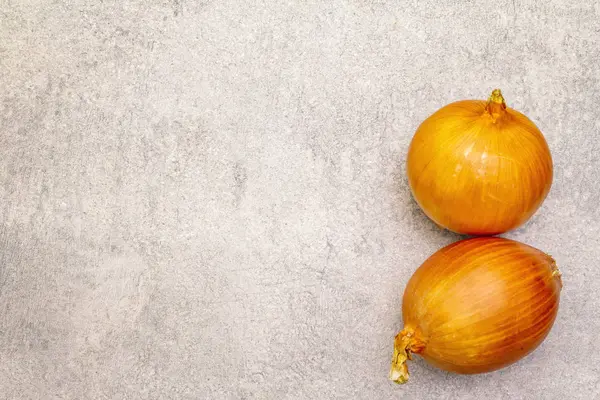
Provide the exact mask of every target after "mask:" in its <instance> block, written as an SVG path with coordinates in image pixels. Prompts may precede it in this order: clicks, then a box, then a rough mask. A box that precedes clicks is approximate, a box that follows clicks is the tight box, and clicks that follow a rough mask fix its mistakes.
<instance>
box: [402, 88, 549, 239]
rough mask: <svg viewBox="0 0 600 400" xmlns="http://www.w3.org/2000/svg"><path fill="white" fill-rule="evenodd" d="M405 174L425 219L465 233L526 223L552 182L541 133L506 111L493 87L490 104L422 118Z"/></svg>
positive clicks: (454, 107)
mask: <svg viewBox="0 0 600 400" xmlns="http://www.w3.org/2000/svg"><path fill="white" fill-rule="evenodd" d="M406 169H407V174H408V181H409V184H410V187H411V190H412V193H413V196H414V198H415V200H416V201H417V203H418V204H419V206H420V207H421V208H422V209H423V211H424V212H425V214H427V216H428V217H429V218H431V219H432V220H433V221H434V222H436V223H437V224H438V225H440V226H442V227H444V228H448V229H450V230H452V231H454V232H457V233H463V234H470V235H494V234H498V233H502V232H505V231H508V230H510V229H514V228H516V227H518V226H519V225H521V224H523V223H524V222H525V221H527V220H528V219H529V218H530V217H531V216H532V215H533V214H534V213H535V211H536V210H537V209H538V208H539V207H540V205H541V204H542V202H543V201H544V199H545V198H546V195H547V194H548V191H549V190H550V186H551V185H552V157H551V155H550V150H549V149H548V144H547V143H546V140H545V139H544V136H543V135H542V133H541V132H540V131H539V129H538V128H537V127H536V126H535V124H534V123H533V122H531V121H530V120H529V119H528V118H527V117H526V116H525V115H523V114H521V113H520V112H518V111H515V110H513V109H510V108H507V107H506V104H505V102H504V98H503V97H502V93H501V92H500V90H498V89H496V90H494V91H493V92H492V95H491V97H490V98H489V100H488V102H487V103H486V102H485V101H480V100H464V101H458V102H455V103H452V104H449V105H447V106H445V107H442V108H441V109H440V110H438V111H437V112H435V113H434V114H433V115H431V116H430V117H429V118H427V119H426V120H425V121H424V122H423V123H422V124H421V125H420V126H419V128H418V129H417V131H416V133H415V135H414V137H413V139H412V142H411V144H410V147H409V151H408V158H407V166H406Z"/></svg>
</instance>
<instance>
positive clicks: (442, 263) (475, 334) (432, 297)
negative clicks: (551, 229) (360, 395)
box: [390, 237, 562, 383]
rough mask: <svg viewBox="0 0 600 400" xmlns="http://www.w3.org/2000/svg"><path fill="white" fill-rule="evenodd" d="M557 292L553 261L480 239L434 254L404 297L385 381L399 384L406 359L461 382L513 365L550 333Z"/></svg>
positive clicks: (558, 282) (504, 243)
mask: <svg viewBox="0 0 600 400" xmlns="http://www.w3.org/2000/svg"><path fill="white" fill-rule="evenodd" d="M561 288H562V282H561V277H560V272H559V271H558V268H557V266H556V263H555V262H554V260H553V259H552V257H550V256H549V255H547V254H545V253H543V252H542V251H540V250H537V249H535V248H533V247H531V246H528V245H526V244H523V243H519V242H516V241H513V240H508V239H503V238H496V237H480V238H474V239H466V240H461V241H458V242H456V243H453V244H451V245H449V246H446V247H444V248H442V249H440V250H439V251H437V252H436V253H435V254H433V255H432V256H431V257H430V258H429V259H427V260H426V261H425V262H424V263H423V264H422V265H421V266H420V267H419V268H418V269H417V271H416V272H415V273H414V274H413V276H412V277H411V279H410V280H409V282H408V284H407V287H406V289H405V291H404V297H403V303H402V315H403V319H404V329H403V330H402V332H400V333H399V334H398V335H397V336H396V339H395V344H394V357H393V360H392V369H391V371H390V378H391V379H392V380H394V381H396V382H398V383H404V382H406V380H407V379H408V369H407V367H406V363H405V361H406V359H410V355H411V353H417V354H419V355H421V356H422V357H423V358H425V360H427V361H428V362H429V363H430V364H432V365H434V366H436V367H438V368H441V369H443V370H446V371H451V372H456V373H461V374H476V373H483V372H490V371H493V370H496V369H499V368H502V367H505V366H507V365H509V364H512V363H514V362H515V361H517V360H519V359H521V358H523V357H524V356H525V355H527V354H528V353H530V352H531V351H533V350H534V349H535V348H536V347H537V346H538V345H539V344H540V343H541V342H542V341H543V340H544V338H545V337H546V335H547V334H548V332H549V331H550V329H551V327H552V325H553V323H554V320H555V318H556V313H557V311H558V305H559V297H560V291H561Z"/></svg>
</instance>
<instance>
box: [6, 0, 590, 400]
mask: <svg viewBox="0 0 600 400" xmlns="http://www.w3.org/2000/svg"><path fill="white" fill-rule="evenodd" d="M441 3H446V4H441ZM598 60H600V3H599V2H598V1H592V2H582V1H579V0H570V1H557V0H550V1H523V0H508V1H502V0H500V1H495V2H490V3H489V4H487V3H486V2H481V1H477V2H476V1H463V2H458V1H453V2H439V1H434V0H429V1H416V0H414V1H396V2H394V1H359V0H354V1H352V0H346V1H331V2H323V1H311V0H309V1H284V2H278V1H270V2H266V1H262V2H258V1H245V0H222V1H211V0H207V1H186V0H172V1H165V0H162V1H160V0H135V1H112V0H104V1H97V0H94V1H91V0H90V1H86V0H72V1H69V2H67V1H52V2H50V1H39V0H0V84H1V86H0V87H1V90H0V100H1V102H0V122H1V130H0V199H1V201H0V398H2V399H171V398H172V399H329V398H340V399H390V398H397V399H459V398H460V399H482V398H485V399H562V398H572V399H586V400H589V399H598V398H600V341H599V340H598V337H599V332H600V312H599V311H598V310H599V309H600V300H599V295H598V294H599V293H600V280H598V279H597V276H598V271H599V269H598V268H599V266H598V260H599V259H600V224H599V222H598V221H599V218H600V207H599V198H598V195H599V192H600V180H599V178H598V169H599V168H600V155H599V154H600V147H599V131H600V118H599V112H598V110H599V97H598V92H599V91H600V65H599V63H598ZM494 87H500V88H502V89H503V91H504V94H505V97H506V99H507V102H508V104H509V105H510V106H512V107H514V108H516V109H518V110H520V111H522V112H524V113H525V114H526V115H528V116H530V118H532V119H533V120H534V121H535V122H536V123H537V124H538V126H539V127H540V129H541V130H542V131H543V132H544V133H545V135H546V137H547V140H548V143H549V145H550V147H551V150H552V152H553V155H554V160H555V173H556V175H555V182H554V186H553V188H552V191H551V193H550V195H549V197H548V199H547V201H546V202H545V203H544V205H543V207H542V209H541V210H540V211H539V212H538V213H537V214H536V216H535V217H534V218H533V219H532V220H531V221H530V223H528V224H527V225H526V226H524V227H523V228H521V229H519V230H518V231H516V232H512V233H510V234H508V235H507V236H508V237H511V238H516V239H519V240H521V241H524V242H526V243H529V244H532V245H534V246H536V247H538V248H540V249H542V250H545V251H547V252H549V253H550V254H552V255H553V256H554V257H555V258H556V259H557V260H558V263H559V265H560V266H561V269H562V272H563V274H564V278H563V279H564V285H565V286H564V290H563V293H562V299H561V308H560V312H559V316H558V319H557V322H556V324H555V326H554V329H553V330H552V332H551V334H550V335H549V337H548V339H547V340H546V341H545V342H544V344H543V345H542V346H541V347H540V348H539V349H538V350H537V351H536V352H535V353H533V354H532V355H531V356H529V357H527V358H526V359H524V360H522V361H521V362H519V363H517V364H515V365H514V366H512V367H510V368H507V369H505V370H502V371H500V372H497V373H492V374H486V375H480V376H467V377H465V376H455V375H449V374H446V373H444V372H441V371H438V370H435V369H433V368H432V367H429V366H428V365H427V364H425V363H424V362H423V361H422V360H420V359H417V360H416V361H415V362H414V363H412V365H411V371H412V380H411V382H410V383H409V384H408V385H405V386H396V385H394V384H393V383H391V382H389V381H388V380H387V373H388V368H389V362H390V358H391V352H392V341H393V337H394V335H395V333H396V332H397V331H398V330H399V329H400V328H401V325H402V323H401V316H400V300H401V294H402V291H403V289H404V286H405V284H406V282H407V280H408V278H409V277H410V275H411V274H412V272H413V271H414V270H415V269H416V268H417V266H418V265H419V264H420V263H421V262H422V261H423V260H424V259H425V258H426V257H427V256H429V255H430V254H431V253H433V252H434V251H435V250H437V249H438V248H440V247H441V246H443V245H445V244H448V243H450V242H452V241H454V240H456V239H458V236H456V235H453V234H450V233H448V232H443V231H440V230H438V229H437V228H436V227H435V226H434V225H433V224H432V223H431V222H429V221H428V220H427V219H426V218H425V217H424V216H423V214H422V213H421V212H420V211H419V210H418V209H417V207H416V206H415V204H414V202H413V201H412V200H411V197H410V195H409V191H408V189H407V184H406V179H405V175H404V158H405V154H406V151H407V146H408V143H409V140H410V138H411V135H412V133H413V132H414V130H415V129H416V127H417V126H418V124H419V123H420V122H421V121H422V120H423V119H424V118H426V117H427V116H428V115H429V114H431V113H432V112H433V111H435V110H436V109H437V108H439V107H441V106H442V105H444V104H446V103H448V102H451V101H454V100H459V99H465V98H480V99H485V98H487V96H488V95H489V93H490V91H491V89H493V88H494Z"/></svg>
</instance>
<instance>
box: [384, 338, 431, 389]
mask: <svg viewBox="0 0 600 400" xmlns="http://www.w3.org/2000/svg"><path fill="white" fill-rule="evenodd" d="M423 348H424V345H423V342H422V341H421V340H420V339H419V338H418V337H416V335H415V332H414V330H413V329H410V328H405V329H403V330H402V331H401V332H400V333H398V335H396V338H395V340H394V356H393V357H392V366H391V368H390V375H389V376H390V379H391V380H392V381H394V382H396V383H399V384H404V383H406V382H407V381H408V377H409V373H408V366H407V365H406V361H408V360H412V355H411V354H412V353H413V352H414V353H419V352H421V351H422V350H423Z"/></svg>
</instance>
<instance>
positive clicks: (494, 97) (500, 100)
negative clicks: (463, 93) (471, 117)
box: [485, 89, 506, 122]
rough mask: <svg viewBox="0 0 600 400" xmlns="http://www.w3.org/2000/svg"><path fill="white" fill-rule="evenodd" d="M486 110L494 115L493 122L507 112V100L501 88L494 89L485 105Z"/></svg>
mask: <svg viewBox="0 0 600 400" xmlns="http://www.w3.org/2000/svg"><path fill="white" fill-rule="evenodd" d="M485 111H486V112H487V113H488V114H489V115H490V116H491V117H492V122H496V120H497V119H498V118H499V117H500V116H502V115H504V113H505V112H506V102H505V101H504V97H503V96H502V92H501V91H500V89H494V90H493V91H492V94H491V96H490V98H489V99H488V102H487V104H486V106H485Z"/></svg>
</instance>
